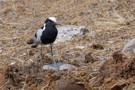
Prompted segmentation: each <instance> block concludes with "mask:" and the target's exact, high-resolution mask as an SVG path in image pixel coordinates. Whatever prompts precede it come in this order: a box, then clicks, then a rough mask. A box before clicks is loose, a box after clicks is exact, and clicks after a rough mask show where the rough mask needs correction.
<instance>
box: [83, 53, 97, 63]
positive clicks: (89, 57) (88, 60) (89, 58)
mask: <svg viewBox="0 0 135 90" xmlns="http://www.w3.org/2000/svg"><path fill="white" fill-rule="evenodd" d="M89 62H91V63H93V62H95V60H94V58H93V57H92V56H91V53H88V54H86V55H85V60H84V63H89Z"/></svg>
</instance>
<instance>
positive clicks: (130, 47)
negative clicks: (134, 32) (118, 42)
mask: <svg viewBox="0 0 135 90" xmlns="http://www.w3.org/2000/svg"><path fill="white" fill-rule="evenodd" d="M122 52H129V53H132V54H134V53H135V38H133V39H132V40H130V41H129V42H128V43H127V44H126V45H125V46H124V48H123V50H122Z"/></svg>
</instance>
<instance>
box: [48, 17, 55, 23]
mask: <svg viewBox="0 0 135 90" xmlns="http://www.w3.org/2000/svg"><path fill="white" fill-rule="evenodd" d="M48 19H50V20H52V21H54V22H57V20H56V18H55V17H49V18H48Z"/></svg>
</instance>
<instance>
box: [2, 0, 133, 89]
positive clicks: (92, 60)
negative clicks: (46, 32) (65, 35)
mask: <svg viewBox="0 0 135 90" xmlns="http://www.w3.org/2000/svg"><path fill="white" fill-rule="evenodd" d="M50 16H54V17H56V18H57V21H59V22H60V23H62V25H63V26H64V25H78V26H85V27H86V28H87V29H88V31H89V32H87V33H86V34H85V35H83V36H80V35H76V36H74V37H73V38H72V39H71V40H69V41H64V42H61V43H57V44H55V45H54V48H53V50H54V54H55V60H56V61H57V62H58V61H61V62H64V63H69V64H73V65H75V66H77V67H76V68H73V69H70V70H65V71H60V72H56V71H53V70H48V71H44V72H43V74H44V75H43V76H41V71H40V53H39V50H40V49H39V48H40V47H37V48H35V49H33V48H31V47H30V46H29V45H27V41H28V40H30V39H31V38H32V36H33V35H34V34H35V32H36V30H37V29H39V28H40V27H42V25H43V23H44V21H45V19H46V18H47V17H50ZM134 18H135V1H134V0H29V1H28V0H12V1H11V0H0V69H1V70H0V76H1V77H2V78H1V80H0V88H1V89H28V90H33V89H35V90H52V89H54V90H66V89H67V86H69V88H68V89H67V90H72V89H78V90H91V89H95V90H106V89H112V90H117V89H123V90H133V89H135V87H133V86H134V82H135V79H134V64H135V63H134V57H133V55H131V54H129V53H124V54H122V57H123V58H118V57H120V55H121V50H122V49H123V47H124V45H125V44H126V43H127V42H128V41H129V40H131V39H132V38H134V35H135V30H134V29H135V27H134V24H135V19H134ZM77 46H84V47H85V48H84V49H81V48H76V47H77ZM114 52H115V53H114ZM43 53H44V54H43V62H44V64H51V63H53V61H52V59H51V57H50V49H49V46H43ZM129 58H130V59H129ZM126 67H127V68H126ZM128 67H129V68H128ZM113 68H114V69H113ZM69 80H70V81H69ZM121 82H122V83H121ZM70 85H71V86H70ZM70 87H71V88H70ZM60 88H62V89H60ZM64 88H66V89H64Z"/></svg>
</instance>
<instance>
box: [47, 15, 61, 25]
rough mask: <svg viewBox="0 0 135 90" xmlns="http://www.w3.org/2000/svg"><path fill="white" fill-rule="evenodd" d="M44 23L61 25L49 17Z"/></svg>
mask: <svg viewBox="0 0 135 90" xmlns="http://www.w3.org/2000/svg"><path fill="white" fill-rule="evenodd" d="M45 23H46V24H47V25H61V24H60V23H59V22H57V21H56V18H55V17H49V18H47V19H46V21H45Z"/></svg>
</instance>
